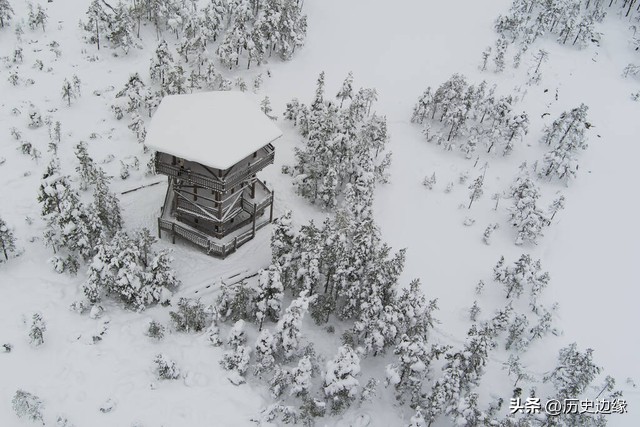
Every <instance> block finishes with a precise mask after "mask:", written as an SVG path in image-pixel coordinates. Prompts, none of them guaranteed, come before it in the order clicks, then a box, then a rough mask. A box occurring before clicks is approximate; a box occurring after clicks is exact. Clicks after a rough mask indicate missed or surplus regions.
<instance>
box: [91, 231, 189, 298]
mask: <svg viewBox="0 0 640 427" xmlns="http://www.w3.org/2000/svg"><path fill="white" fill-rule="evenodd" d="M154 242H155V238H154V237H153V236H151V234H150V233H149V231H148V230H146V229H143V230H141V231H138V232H135V233H133V235H132V236H130V235H129V234H127V232H125V231H119V232H118V233H116V234H115V236H113V238H112V239H111V240H108V241H105V240H103V241H101V242H100V244H98V245H97V254H96V255H95V256H94V258H93V261H92V262H91V264H90V265H89V270H88V272H87V280H86V281H85V283H84V284H83V291H84V293H85V295H86V296H87V298H88V299H89V300H90V301H91V302H94V303H95V302H97V301H99V300H100V299H101V298H102V297H103V295H104V294H109V295H112V296H116V297H118V298H119V299H120V300H122V301H123V302H124V303H125V304H127V305H128V306H129V307H131V308H133V309H134V310H143V309H144V308H145V307H146V306H148V305H150V304H153V303H156V302H160V301H163V300H165V299H166V298H167V297H168V296H169V295H170V292H171V290H172V289H174V288H176V287H177V286H178V285H179V283H180V282H179V280H178V279H177V278H176V276H175V272H174V271H173V270H172V269H171V266H170V262H171V258H170V257H169V254H168V251H166V250H161V251H159V252H155V251H153V250H152V248H151V246H152V244H153V243H154Z"/></svg>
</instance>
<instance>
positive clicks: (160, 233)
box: [158, 218, 162, 239]
mask: <svg viewBox="0 0 640 427" xmlns="http://www.w3.org/2000/svg"><path fill="white" fill-rule="evenodd" d="M158 239H162V229H161V228H160V218H158Z"/></svg>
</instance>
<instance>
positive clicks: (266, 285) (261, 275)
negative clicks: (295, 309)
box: [255, 264, 284, 330]
mask: <svg viewBox="0 0 640 427" xmlns="http://www.w3.org/2000/svg"><path fill="white" fill-rule="evenodd" d="M283 292H284V288H283V286H282V282H281V280H280V268H279V267H278V266H276V265H273V264H272V265H270V266H269V268H268V269H267V270H261V271H260V272H258V292H257V294H256V299H255V306H256V319H257V320H258V322H259V327H258V329H259V330H262V325H263V323H264V320H265V319H269V320H270V321H272V322H277V321H278V320H279V319H280V311H281V306H280V305H281V303H282V297H283Z"/></svg>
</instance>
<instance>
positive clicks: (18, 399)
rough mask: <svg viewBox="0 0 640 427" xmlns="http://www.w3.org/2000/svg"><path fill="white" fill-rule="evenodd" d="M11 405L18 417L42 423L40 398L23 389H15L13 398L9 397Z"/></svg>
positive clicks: (42, 407) (42, 405)
mask: <svg viewBox="0 0 640 427" xmlns="http://www.w3.org/2000/svg"><path fill="white" fill-rule="evenodd" d="M11 406H12V407H13V411H14V412H15V413H16V415H17V416H18V417H20V418H26V419H28V420H29V421H33V422H36V421H38V422H40V423H42V424H44V421H43V415H42V411H43V409H44V403H43V402H42V399H40V398H39V397H38V396H36V395H35V394H31V393H29V392H26V391H24V390H17V391H16V393H15V394H14V396H13V399H11Z"/></svg>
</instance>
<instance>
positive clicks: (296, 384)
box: [289, 356, 313, 397]
mask: <svg viewBox="0 0 640 427" xmlns="http://www.w3.org/2000/svg"><path fill="white" fill-rule="evenodd" d="M312 376H313V365H312V363H311V358H310V357H309V356H304V357H302V358H301V359H300V360H299V361H298V365H297V366H296V367H295V368H293V369H292V370H291V388H290V389H289V393H290V394H291V395H293V396H296V397H303V396H307V395H308V394H309V389H310V388H311V384H312V383H311V379H312V378H311V377H312Z"/></svg>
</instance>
